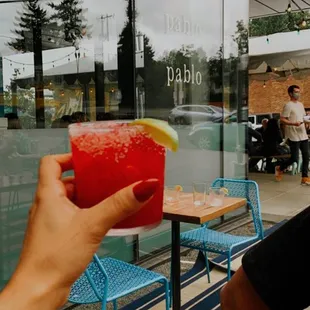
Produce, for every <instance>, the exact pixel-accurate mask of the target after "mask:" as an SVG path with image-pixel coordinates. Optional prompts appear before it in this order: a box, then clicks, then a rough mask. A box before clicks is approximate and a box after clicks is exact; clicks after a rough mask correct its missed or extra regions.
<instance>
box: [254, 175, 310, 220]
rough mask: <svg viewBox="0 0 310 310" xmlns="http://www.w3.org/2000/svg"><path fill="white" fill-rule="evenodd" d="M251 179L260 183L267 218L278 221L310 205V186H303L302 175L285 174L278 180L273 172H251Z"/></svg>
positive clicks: (262, 204)
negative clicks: (281, 179)
mask: <svg viewBox="0 0 310 310" xmlns="http://www.w3.org/2000/svg"><path fill="white" fill-rule="evenodd" d="M249 179H250V180H254V181H256V182H257V183H258V185H259V189H260V198H261V206H262V215H263V219H265V220H272V221H275V222H278V221H280V220H282V219H283V218H289V217H292V216H294V215H295V214H297V213H299V212H301V211H302V210H303V209H305V208H306V207H308V206H309V205H310V187H309V186H301V185H300V181H301V177H300V176H299V175H295V176H292V175H290V174H285V175H284V177H283V181H281V182H276V181H275V178H274V176H273V175H272V174H265V173H250V175H249Z"/></svg>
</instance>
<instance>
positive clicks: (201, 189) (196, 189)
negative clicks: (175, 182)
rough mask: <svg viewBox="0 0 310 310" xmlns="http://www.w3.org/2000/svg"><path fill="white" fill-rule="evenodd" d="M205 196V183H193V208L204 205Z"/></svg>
mask: <svg viewBox="0 0 310 310" xmlns="http://www.w3.org/2000/svg"><path fill="white" fill-rule="evenodd" d="M206 194H207V184H206V183H193V199H194V205H195V206H197V207H200V206H204V205H205V204H206Z"/></svg>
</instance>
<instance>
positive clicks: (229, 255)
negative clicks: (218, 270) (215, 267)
mask: <svg viewBox="0 0 310 310" xmlns="http://www.w3.org/2000/svg"><path fill="white" fill-rule="evenodd" d="M230 265H231V252H230V251H229V253H228V257H227V279H228V281H229V280H230V278H231V272H230Z"/></svg>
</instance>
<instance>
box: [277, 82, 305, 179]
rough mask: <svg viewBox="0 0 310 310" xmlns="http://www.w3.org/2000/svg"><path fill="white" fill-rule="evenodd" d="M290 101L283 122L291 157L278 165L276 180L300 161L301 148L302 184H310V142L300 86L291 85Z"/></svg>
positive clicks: (285, 108)
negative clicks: (309, 174) (300, 99)
mask: <svg viewBox="0 0 310 310" xmlns="http://www.w3.org/2000/svg"><path fill="white" fill-rule="evenodd" d="M288 95H289V96H290V101H289V102H288V103H287V104H286V105H285V106H284V109H283V112H282V115H281V123H282V124H284V125H285V138H286V139H288V143H289V146H290V149H291V158H290V159H288V160H287V161H284V162H283V163H281V165H279V166H277V167H276V171H275V174H276V181H281V180H282V176H283V171H284V170H285V169H287V167H289V166H291V165H292V164H293V163H294V162H296V163H298V160H299V150H300V151H301V154H302V178H301V185H310V179H309V177H308V166H309V144H308V135H307V131H306V126H305V123H304V117H305V115H306V111H305V108H304V106H303V104H302V103H301V102H300V101H299V98H300V87H299V86H297V85H291V86H290V87H289V88H288Z"/></svg>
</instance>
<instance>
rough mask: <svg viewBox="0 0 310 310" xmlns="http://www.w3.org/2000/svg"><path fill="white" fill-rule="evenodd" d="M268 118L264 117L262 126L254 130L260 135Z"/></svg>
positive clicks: (265, 126)
mask: <svg viewBox="0 0 310 310" xmlns="http://www.w3.org/2000/svg"><path fill="white" fill-rule="evenodd" d="M268 121H269V120H268V118H264V119H263V120H262V126H261V127H259V128H257V129H256V131H258V132H259V133H260V134H261V135H263V133H264V132H265V130H266V128H267V125H268Z"/></svg>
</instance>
